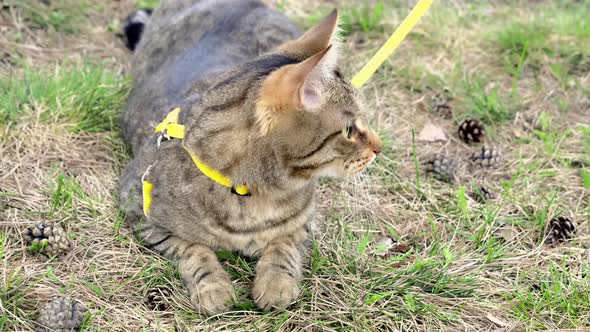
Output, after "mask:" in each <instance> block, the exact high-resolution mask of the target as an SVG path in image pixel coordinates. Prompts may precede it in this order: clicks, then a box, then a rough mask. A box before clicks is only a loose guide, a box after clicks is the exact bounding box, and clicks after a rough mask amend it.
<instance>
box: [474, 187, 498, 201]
mask: <svg viewBox="0 0 590 332" xmlns="http://www.w3.org/2000/svg"><path fill="white" fill-rule="evenodd" d="M471 196H472V197H473V198H474V199H475V200H476V201H477V202H479V203H482V204H483V203H485V202H487V201H488V200H490V199H494V193H493V192H491V191H489V190H488V189H487V188H486V187H484V186H478V187H477V188H475V190H473V192H471Z"/></svg>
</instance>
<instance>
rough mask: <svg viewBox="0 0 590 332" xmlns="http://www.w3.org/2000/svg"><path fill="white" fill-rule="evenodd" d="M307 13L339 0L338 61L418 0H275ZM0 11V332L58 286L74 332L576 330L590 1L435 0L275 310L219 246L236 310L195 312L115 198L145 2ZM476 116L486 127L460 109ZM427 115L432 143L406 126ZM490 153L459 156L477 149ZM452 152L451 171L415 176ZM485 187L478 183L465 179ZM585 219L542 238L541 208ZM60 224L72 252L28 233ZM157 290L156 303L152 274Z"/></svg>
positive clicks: (328, 189) (347, 59)
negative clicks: (477, 136) (123, 114)
mask: <svg viewBox="0 0 590 332" xmlns="http://www.w3.org/2000/svg"><path fill="white" fill-rule="evenodd" d="M269 3H270V4H271V5H272V6H274V7H275V8H277V9H278V10H281V11H283V12H285V13H286V14H287V15H289V16H290V17H291V18H292V19H293V20H294V21H295V22H297V24H299V25H300V26H301V27H302V28H306V27H309V26H311V25H312V24H313V23H314V22H316V21H317V20H318V19H319V18H321V17H322V16H323V15H325V14H327V13H329V11H330V10H331V9H332V8H333V7H335V6H337V7H339V8H340V9H341V10H342V13H343V19H344V21H345V22H344V23H345V24H346V28H345V30H344V36H343V41H344V43H345V47H343V48H342V49H343V53H344V54H343V57H344V60H343V61H342V68H343V72H345V74H346V75H347V77H352V76H353V75H354V74H355V73H356V72H357V71H358V70H359V69H360V68H361V67H362V66H363V64H364V63H365V62H366V60H368V58H369V57H370V56H371V55H373V54H374V53H375V51H376V50H377V48H378V47H379V45H380V44H381V43H382V42H383V41H384V40H385V39H386V38H387V37H388V36H389V34H390V33H391V32H392V31H393V30H394V29H395V27H396V26H397V25H398V24H399V23H400V22H401V20H402V19H403V17H404V16H405V15H406V13H407V12H408V11H409V10H410V9H411V6H412V5H413V3H414V1H401V0H399V1H372V0H363V1H355V2H352V1H323V2H318V1H289V0H281V1H278V0H277V1H274V2H273V1H269ZM1 4H2V7H1V9H0V259H1V262H0V270H1V274H0V330H8V331H23V330H24V331H28V330H33V329H35V328H36V325H35V319H36V317H37V315H38V312H39V309H40V308H41V307H42V306H43V305H44V304H45V303H48V302H50V301H51V300H53V299H54V298H56V297H58V296H70V297H73V298H75V299H77V300H79V301H80V302H83V303H84V304H86V305H87V306H88V307H89V311H88V313H87V315H86V319H85V321H84V323H83V325H82V330H84V331H139V330H146V331H147V330H153V331H184V330H192V331H201V330H235V331H337V330H338V331H385V330H452V331H456V330H478V331H480V330H496V329H498V330H505V331H521V330H552V329H558V328H562V329H584V328H589V327H590V291H589V289H590V265H589V262H590V249H589V248H590V233H589V231H590V229H589V227H590V223H589V220H590V218H589V217H590V2H589V1H587V0H581V1H565V0H547V1H542V0H538V1H500V0H494V1H463V0H444V1H443V0H441V1H435V4H434V5H433V7H432V8H431V9H430V11H429V12H428V14H427V15H426V16H425V17H424V18H423V19H422V21H421V23H420V24H419V25H418V26H417V27H416V28H415V29H414V30H413V31H412V32H411V33H410V35H409V36H408V38H407V39H406V40H405V41H404V42H403V44H402V45H401V47H400V48H399V49H398V50H397V51H396V53H395V54H394V55H393V56H392V57H391V58H390V59H389V60H388V61H387V62H386V63H385V64H384V65H383V67H382V68H381V69H380V70H379V71H378V72H377V73H376V74H375V76H374V77H373V78H372V79H371V81H370V82H369V83H368V84H367V85H365V86H364V87H363V88H362V90H363V91H364V93H365V97H366V109H367V114H368V117H369V119H370V121H371V123H372V124H373V127H374V128H375V129H376V130H377V131H378V132H379V134H380V136H381V138H382V140H383V142H384V149H383V154H382V155H381V156H379V158H378V159H377V161H376V162H375V163H374V164H373V165H372V166H370V168H369V169H368V170H367V171H366V172H365V173H364V174H363V175H362V176H359V177H355V178H353V179H349V180H344V181H336V180H325V181H322V182H321V186H320V195H319V197H318V203H319V207H320V211H319V212H320V213H319V215H318V218H317V220H316V223H315V226H316V227H315V235H314V240H313V245H312V246H311V248H310V250H309V252H310V256H311V259H310V264H309V266H308V267H307V273H306V277H305V279H304V280H303V285H302V287H303V290H302V295H301V297H300V298H299V300H298V301H297V303H295V304H294V305H293V306H292V307H291V308H290V309H289V310H287V311H284V312H270V313H263V312H260V311H259V310H257V309H256V307H255V305H254V303H253V301H252V299H251V298H250V285H251V282H252V280H253V277H254V272H253V267H254V264H255V262H254V261H251V260H248V259H243V258H240V257H239V256H236V255H235V254H232V253H219V256H220V258H221V259H222V260H223V262H224V265H225V267H226V268H227V270H228V271H229V272H230V273H231V275H232V277H233V280H235V287H236V289H237V290H238V294H239V296H238V302H237V303H236V305H235V307H234V308H233V311H231V312H228V313H226V314H223V315H219V316H216V317H210V318H205V317H202V316H199V315H198V314H196V313H194V312H193V311H192V310H191V308H190V306H189V301H188V297H187V291H186V289H185V288H184V287H183V285H182V282H181V281H180V279H179V276H178V273H177V271H176V269H175V267H174V265H173V264H172V263H169V262H167V261H166V260H164V259H162V258H161V257H159V256H157V255H155V254H153V253H151V252H149V251H148V250H146V249H144V248H142V247H141V245H140V244H139V243H138V241H137V240H135V239H133V238H132V237H131V235H130V232H129V230H128V228H127V226H126V225H125V224H123V223H122V215H121V213H120V212H119V210H118V208H117V204H116V201H117V199H116V197H117V179H118V175H119V173H120V171H121V168H122V167H123V166H124V164H125V163H126V161H127V160H128V158H129V151H128V149H127V148H126V147H125V145H124V144H123V142H122V141H121V138H120V135H119V129H118V128H117V117H118V114H119V113H120V111H121V110H122V109H123V108H124V104H125V98H126V94H127V92H128V90H129V87H130V85H131V84H130V78H129V77H128V76H127V73H128V69H129V67H128V59H129V56H130V55H129V53H128V52H127V51H126V50H125V48H124V46H123V43H122V42H121V41H120V39H119V38H118V37H117V33H118V32H119V30H120V21H121V19H122V18H124V16H125V15H126V13H128V12H130V11H132V10H133V9H134V8H136V7H142V6H153V5H154V1H137V2H136V1H133V0H120V1H117V0H108V1H100V2H98V1H97V2H92V1H76V0H52V1H34V0H21V1H11V0H8V1H6V0H4V1H2V2H1ZM471 118H474V119H478V120H480V121H481V123H482V124H483V125H484V126H485V131H486V136H485V142H484V143H475V144H466V143H464V142H462V141H461V140H460V139H459V138H458V135H457V128H458V126H459V124H460V123H461V122H462V121H463V120H466V119H471ZM428 123H432V124H433V125H434V126H436V127H440V128H441V129H442V130H443V131H444V132H445V133H446V135H447V136H448V140H447V141H445V142H423V141H420V140H418V138H419V137H418V136H419V134H420V131H421V130H422V128H423V127H424V126H425V125H426V124H428ZM483 145H485V146H491V147H494V148H495V149H497V150H498V151H501V153H502V156H503V158H502V160H501V161H500V162H499V163H498V164H497V165H495V166H493V167H489V168H482V167H479V166H477V165H476V164H474V163H473V162H470V161H469V157H470V156H471V154H473V153H475V152H477V151H480V150H481V147H482V146H483ZM436 154H446V159H447V160H448V159H453V160H456V162H457V164H458V169H457V171H456V174H455V176H453V177H452V178H451V179H450V180H449V179H448V180H447V181H442V180H439V179H437V178H436V177H435V176H433V174H431V173H428V172H427V171H428V169H429V167H430V166H429V165H428V161H430V160H432V158H434V156H435V155H436ZM479 186H484V187H485V188H487V190H489V191H490V192H492V194H493V197H491V198H489V199H487V200H481V199H479V200H478V199H476V198H477V195H476V194H474V192H473V191H474V190H475V189H476V188H478V187H479ZM560 216H561V217H567V218H569V219H570V220H571V221H572V222H574V223H576V224H577V231H576V232H575V233H574V234H573V236H571V238H568V237H565V238H563V241H560V242H557V243H553V244H551V245H550V244H547V243H546V242H548V241H546V240H545V234H547V233H548V231H550V225H551V224H550V221H551V220H553V219H555V218H557V217H560ZM34 223H54V224H58V225H61V226H63V227H64V229H65V230H66V232H67V234H68V237H69V238H70V239H71V241H72V244H73V245H72V249H71V250H69V251H68V252H67V253H66V254H65V255H61V256H58V257H54V258H47V257H46V256H44V255H43V254H41V253H39V251H40V248H38V247H35V246H32V245H30V244H28V243H27V242H26V241H25V239H24V235H25V232H26V228H27V227H29V226H31V225H32V224H34ZM154 287H165V288H167V289H168V290H170V294H168V293H166V294H164V295H165V296H164V300H163V303H164V305H163V306H161V307H158V308H156V310H150V309H149V308H148V306H147V304H146V297H148V292H149V291H150V290H151V289H153V288H154Z"/></svg>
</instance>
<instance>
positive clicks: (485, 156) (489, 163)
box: [471, 145, 502, 167]
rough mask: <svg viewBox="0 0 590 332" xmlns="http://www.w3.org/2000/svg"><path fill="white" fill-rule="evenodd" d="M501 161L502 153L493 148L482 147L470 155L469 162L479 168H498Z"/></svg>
mask: <svg viewBox="0 0 590 332" xmlns="http://www.w3.org/2000/svg"><path fill="white" fill-rule="evenodd" d="M501 160H502V153H500V151H498V149H495V148H493V147H487V146H485V145H484V146H482V147H481V150H480V151H479V152H476V153H474V154H472V155H471V161H472V162H474V163H475V164H477V165H479V166H481V167H495V166H498V164H499V163H500V161H501Z"/></svg>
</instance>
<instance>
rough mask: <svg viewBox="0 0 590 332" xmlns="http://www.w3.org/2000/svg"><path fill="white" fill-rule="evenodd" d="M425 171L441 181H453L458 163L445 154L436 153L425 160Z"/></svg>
mask: <svg viewBox="0 0 590 332" xmlns="http://www.w3.org/2000/svg"><path fill="white" fill-rule="evenodd" d="M426 165H427V171H428V172H429V173H431V174H433V175H434V176H435V177H436V178H438V179H439V180H443V181H449V182H450V181H453V180H454V179H455V172H456V171H457V167H458V166H459V163H458V162H457V161H456V160H455V159H452V158H449V157H448V156H447V155H445V154H437V155H436V156H434V158H433V159H432V160H430V161H428V162H427V164H426Z"/></svg>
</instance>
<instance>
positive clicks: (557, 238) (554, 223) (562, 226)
mask: <svg viewBox="0 0 590 332" xmlns="http://www.w3.org/2000/svg"><path fill="white" fill-rule="evenodd" d="M575 233H576V223H575V222H574V221H573V220H571V219H570V218H567V217H557V218H554V219H553V220H551V221H550V222H549V226H548V227H547V233H546V234H545V236H546V237H545V243H546V244H556V243H559V242H563V241H565V240H567V239H570V238H571V237H572V235H574V234H575Z"/></svg>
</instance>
